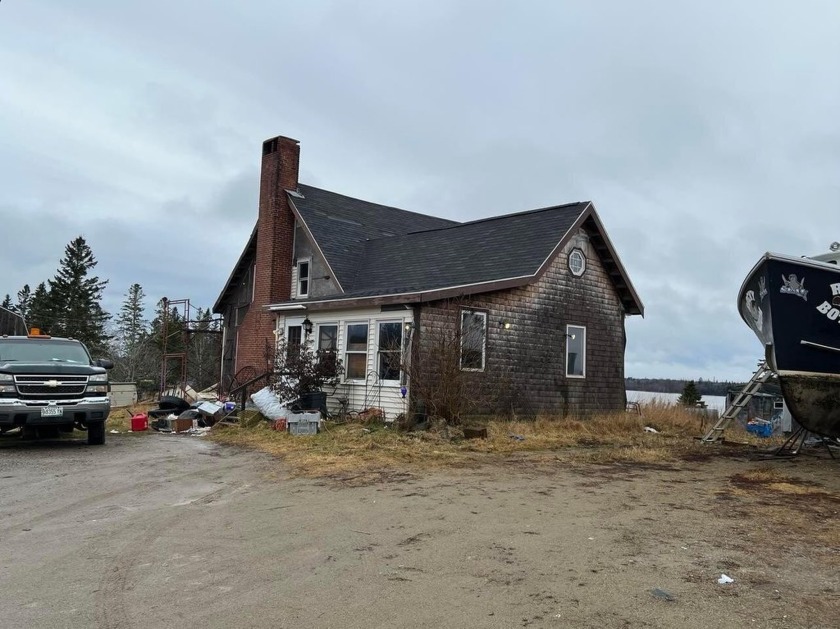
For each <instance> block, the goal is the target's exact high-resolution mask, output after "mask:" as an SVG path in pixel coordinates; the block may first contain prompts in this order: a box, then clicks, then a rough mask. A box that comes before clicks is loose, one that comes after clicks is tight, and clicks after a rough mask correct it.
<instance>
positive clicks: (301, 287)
mask: <svg viewBox="0 0 840 629" xmlns="http://www.w3.org/2000/svg"><path fill="white" fill-rule="evenodd" d="M309 267H310V264H309V260H298V263H297V296H298V297H308V296H309V280H310V278H309Z"/></svg>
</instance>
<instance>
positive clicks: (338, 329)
mask: <svg viewBox="0 0 840 629" xmlns="http://www.w3.org/2000/svg"><path fill="white" fill-rule="evenodd" d="M321 328H335V349H333V351H334V352H338V339H339V335H340V332H341V322H340V321H324V322H323V323H316V324H315V330H314V331H313V336H314V337H315V351H320V350H321ZM327 351H329V350H327Z"/></svg>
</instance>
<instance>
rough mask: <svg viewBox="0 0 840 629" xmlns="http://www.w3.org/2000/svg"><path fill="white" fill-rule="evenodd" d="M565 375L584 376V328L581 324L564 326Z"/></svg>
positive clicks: (571, 376) (572, 376)
mask: <svg viewBox="0 0 840 629" xmlns="http://www.w3.org/2000/svg"><path fill="white" fill-rule="evenodd" d="M566 375H567V376H569V377H570V378H585V377H586V328H585V327H583V326H581V325H567V326H566Z"/></svg>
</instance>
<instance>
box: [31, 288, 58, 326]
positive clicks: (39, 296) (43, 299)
mask: <svg viewBox="0 0 840 629" xmlns="http://www.w3.org/2000/svg"><path fill="white" fill-rule="evenodd" d="M53 318H54V314H53V305H52V300H51V299H50V294H49V291H47V285H46V284H45V283H44V282H41V283H40V284H38V286H36V287H35V292H34V293H32V299H31V300H30V302H29V317H28V318H27V320H26V323H27V325H29V327H31V328H39V329H40V330H42V331H43V332H47V333H49V332H51V331H52V327H53Z"/></svg>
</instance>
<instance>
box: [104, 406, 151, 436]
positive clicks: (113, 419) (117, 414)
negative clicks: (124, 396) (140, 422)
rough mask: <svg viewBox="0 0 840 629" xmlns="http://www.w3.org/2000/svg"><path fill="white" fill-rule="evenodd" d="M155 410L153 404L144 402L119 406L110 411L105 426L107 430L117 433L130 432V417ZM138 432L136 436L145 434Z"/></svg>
mask: <svg viewBox="0 0 840 629" xmlns="http://www.w3.org/2000/svg"><path fill="white" fill-rule="evenodd" d="M152 408H157V404H156V403H154V402H145V403H138V404H134V405H133V406H121V407H115V408H112V409H111V414H110V415H108V422H107V424H106V427H107V430H118V431H119V432H129V431H131V416H132V415H135V414H136V413H146V412H148V411H149V409H152ZM148 432H151V431H146V432H145V433H143V432H139V433H136V434H138V435H142V434H147V433H148Z"/></svg>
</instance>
